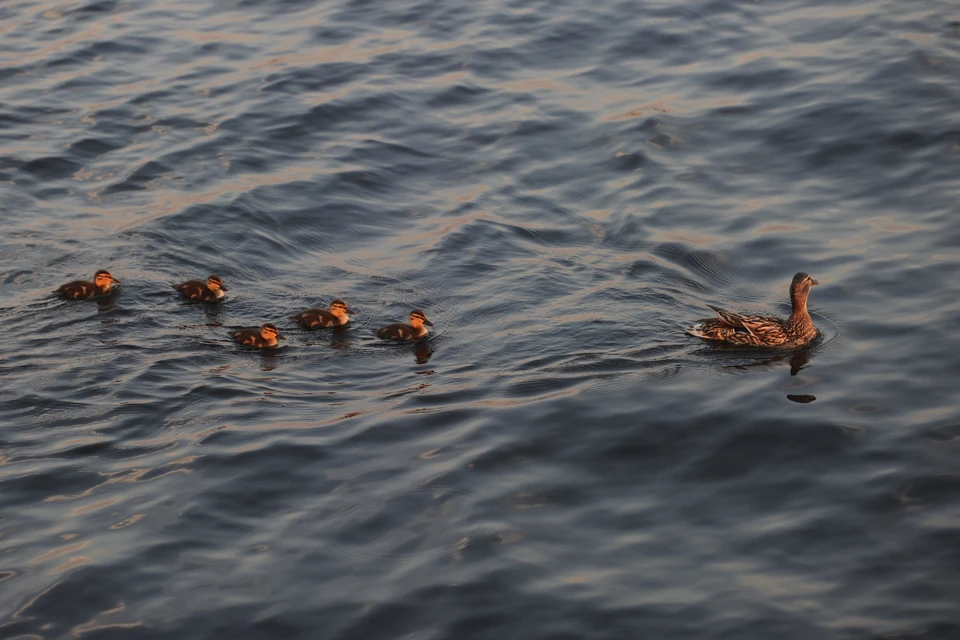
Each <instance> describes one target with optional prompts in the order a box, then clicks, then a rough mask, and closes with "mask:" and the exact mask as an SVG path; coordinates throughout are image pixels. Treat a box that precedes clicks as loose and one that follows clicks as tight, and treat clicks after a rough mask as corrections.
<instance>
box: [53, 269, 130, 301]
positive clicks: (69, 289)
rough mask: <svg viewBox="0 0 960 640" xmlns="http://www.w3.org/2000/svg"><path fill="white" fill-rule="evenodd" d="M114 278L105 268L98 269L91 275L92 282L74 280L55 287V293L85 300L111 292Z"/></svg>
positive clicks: (64, 296) (67, 297)
mask: <svg viewBox="0 0 960 640" xmlns="http://www.w3.org/2000/svg"><path fill="white" fill-rule="evenodd" d="M114 283H116V280H114V279H113V276H112V275H110V272H109V271H107V270H106V269H100V270H99V271H97V273H96V274H94V276H93V282H90V281H88V280H74V281H73V282H68V283H67V284H65V285H62V286H60V287H59V288H58V289H57V295H58V296H60V297H61V298H65V299H67V300H85V299H87V298H97V297H100V296H106V295H109V294H110V293H112V292H113V285H114Z"/></svg>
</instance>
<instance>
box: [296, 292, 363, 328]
mask: <svg viewBox="0 0 960 640" xmlns="http://www.w3.org/2000/svg"><path fill="white" fill-rule="evenodd" d="M352 314H353V311H352V310H351V309H350V308H349V307H347V303H346V302H344V301H343V300H341V299H340V298H337V299H336V300H334V301H333V302H331V303H330V310H329V311H327V310H326V309H307V310H306V311H301V312H300V313H298V314H297V315H295V316H290V319H291V320H294V321H296V322H299V323H300V324H302V325H303V326H304V327H306V328H307V329H319V328H322V327H339V326H342V325H345V324H347V323H348V322H350V315H352Z"/></svg>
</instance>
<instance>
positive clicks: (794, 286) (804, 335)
mask: <svg viewBox="0 0 960 640" xmlns="http://www.w3.org/2000/svg"><path fill="white" fill-rule="evenodd" d="M116 284H117V281H116V280H115V279H114V277H113V276H112V275H110V272H109V271H107V270H105V269H101V270H100V271H97V273H96V274H95V275H94V276H93V282H89V281H86V280H76V281H74V282H68V283H67V284H65V285H63V286H62V287H60V288H59V289H57V295H59V296H60V297H62V298H66V299H69V300H82V299H86V298H96V297H101V296H107V295H110V293H111V292H112V291H113V288H114V286H115V285H116ZM817 284H819V283H818V282H817V281H816V280H814V279H813V278H811V277H810V276H809V275H808V274H806V273H803V272H800V273H797V274H796V275H794V276H793V281H792V282H791V283H790V303H791V305H792V311H791V313H790V317H789V318H787V319H786V320H781V319H780V318H775V317H773V316H757V315H746V314H741V313H732V312H730V311H725V310H723V309H720V308H718V307H714V306H713V305H708V306H710V307H711V308H712V309H713V310H714V311H716V312H717V317H715V318H705V319H703V320H698V321H697V324H695V325H693V326H690V327H688V328H687V333H689V334H691V335H693V336H696V337H698V338H703V339H704V340H713V341H718V342H726V343H729V344H735V345H738V346H750V347H797V346H801V345H804V344H807V343H808V342H810V341H811V340H813V339H814V338H816V337H817V336H818V335H819V332H818V331H817V329H816V327H814V326H813V320H812V319H811V318H810V313H809V312H808V311H807V297H808V296H809V294H810V288H811V287H813V286H814V285H817ZM173 288H174V289H175V290H176V291H179V292H180V294H181V295H183V297H185V298H188V299H190V300H197V301H202V302H218V301H220V300H221V299H222V298H223V296H224V292H225V291H227V288H226V287H225V286H223V280H221V279H220V276H215V275H211V276H209V277H208V278H207V280H206V282H204V281H203V280H188V281H187V282H182V283H180V284H175V285H173ZM351 314H352V311H350V308H349V307H348V306H347V303H346V302H344V301H343V300H340V299H339V298H338V299H336V300H334V301H333V302H331V303H330V308H329V309H316V308H314V309H307V310H306V311H302V312H300V313H298V314H296V315H294V316H291V319H292V320H294V321H295V322H298V323H299V324H301V325H303V326H304V327H306V328H307V329H319V328H323V327H338V326H342V325H345V324H347V322H349V321H350V315H351ZM432 326H433V323H432V322H430V321H429V320H427V316H426V315H424V313H423V311H420V310H419V309H414V310H413V311H411V312H410V318H409V323H396V324H390V325H387V326H385V327H382V328H380V329H378V330H377V337H378V338H384V339H387V340H419V339H421V338H424V337H426V335H427V327H432ZM230 335H231V337H232V338H233V339H234V340H236V341H237V342H239V343H240V344H244V345H249V346H251V347H257V348H260V349H270V348H273V347H276V346H277V344H278V343H277V341H278V340H284V339H285V338H284V337H283V336H281V335H280V331H279V330H278V329H277V327H276V325H274V324H272V323H269V322H268V323H266V324H264V325H262V326H261V327H259V328H252V329H240V330H238V331H233V332H232V333H231V334H230Z"/></svg>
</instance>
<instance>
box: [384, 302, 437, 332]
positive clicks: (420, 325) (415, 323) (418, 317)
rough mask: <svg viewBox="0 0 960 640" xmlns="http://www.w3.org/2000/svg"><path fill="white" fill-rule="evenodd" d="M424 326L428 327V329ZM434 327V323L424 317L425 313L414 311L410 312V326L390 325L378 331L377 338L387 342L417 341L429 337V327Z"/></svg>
mask: <svg viewBox="0 0 960 640" xmlns="http://www.w3.org/2000/svg"><path fill="white" fill-rule="evenodd" d="M424 325H426V327H425V326H424ZM432 326H433V323H432V322H430V321H429V320H427V316H425V315H423V311H420V309H414V310H413V311H411V312H410V324H403V323H402V322H398V323H396V324H388V325H387V326H385V327H383V328H381V329H379V330H377V337H378V338H386V339H387V340H416V339H418V338H422V337H424V336H425V335H427V333H428V331H427V327H432Z"/></svg>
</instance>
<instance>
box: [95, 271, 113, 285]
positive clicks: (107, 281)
mask: <svg viewBox="0 0 960 640" xmlns="http://www.w3.org/2000/svg"><path fill="white" fill-rule="evenodd" d="M115 282H116V280H114V278H113V276H112V275H110V272H109V271H107V270H106V269H100V270H99V271H97V273H96V274H94V276H93V284H94V285H96V286H97V287H99V288H102V289H109V288H110V287H112V286H113V284H114V283H115Z"/></svg>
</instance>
